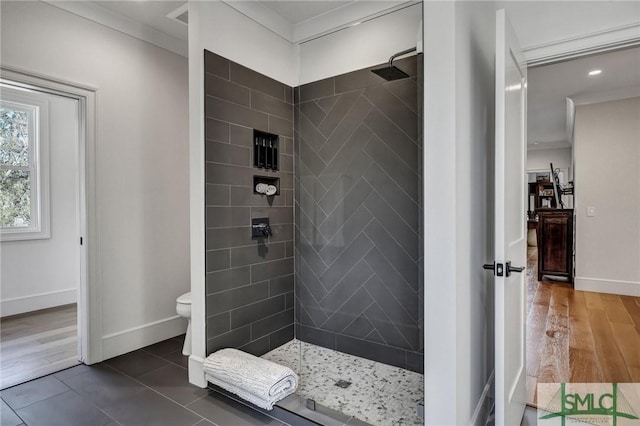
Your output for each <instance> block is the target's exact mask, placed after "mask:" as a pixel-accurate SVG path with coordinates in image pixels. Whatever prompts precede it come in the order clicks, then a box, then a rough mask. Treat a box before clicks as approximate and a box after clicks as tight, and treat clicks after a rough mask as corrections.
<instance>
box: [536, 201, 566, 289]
mask: <svg viewBox="0 0 640 426" xmlns="http://www.w3.org/2000/svg"><path fill="white" fill-rule="evenodd" d="M537 213H538V281H541V280H542V276H543V275H553V276H556V277H565V278H567V279H568V280H569V282H570V283H571V284H573V209H538V211H537Z"/></svg>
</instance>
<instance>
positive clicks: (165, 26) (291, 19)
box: [45, 0, 640, 149]
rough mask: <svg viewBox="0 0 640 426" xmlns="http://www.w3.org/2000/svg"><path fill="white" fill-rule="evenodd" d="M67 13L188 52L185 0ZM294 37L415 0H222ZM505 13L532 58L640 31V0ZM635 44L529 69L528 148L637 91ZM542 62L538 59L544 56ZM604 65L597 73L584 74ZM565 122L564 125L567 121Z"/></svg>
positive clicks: (526, 6)
mask: <svg viewBox="0 0 640 426" xmlns="http://www.w3.org/2000/svg"><path fill="white" fill-rule="evenodd" d="M45 1H48V2H49V3H50V4H53V5H55V6H58V7H61V8H63V9H66V10H68V11H70V12H72V13H76V14H78V15H81V16H84V17H86V18H88V19H92V20H95V21H96V22H99V23H102V24H104V25H107V26H110V27H112V28H115V29H116V30H119V31H122V32H125V33H128V34H130V35H132V36H134V37H137V38H140V39H142V40H146V41H148V42H150V43H153V44H157V45H159V46H161V47H164V48H166V49H169V50H171V51H173V52H175V53H178V54H181V55H183V56H187V51H188V46H187V36H188V34H187V32H188V31H187V30H188V28H187V25H185V24H184V23H182V22H179V21H177V20H175V19H171V18H170V17H168V15H169V16H171V15H172V14H173V15H175V14H176V11H177V12H180V11H181V10H182V11H184V10H186V4H187V3H186V2H185V1H169V0H137V1H120V0H100V1H82V2H79V1H58V0H45ZM223 1H224V2H225V3H226V4H227V5H228V6H230V7H233V8H234V9H236V10H237V11H238V12H240V13H242V14H244V15H245V16H248V17H249V18H251V19H253V20H254V21H256V22H258V23H259V24H261V25H263V26H264V27H266V28H268V29H269V30H271V31H273V32H274V33H276V34H278V35H280V36H281V37H283V38H284V39H286V40H289V41H290V42H292V43H302V42H304V41H306V40H310V39H313V38H315V37H318V36H320V35H323V34H327V33H329V32H331V31H335V30H336V29H339V28H344V27H347V26H349V25H352V24H354V23H356V22H360V21H362V20H366V19H368V18H371V17H374V16H379V15H381V14H384V13H388V12H389V11H392V10H396V9H399V8H402V7H405V6H407V5H410V4H413V3H419V0H295V1H291V0H286V1H284V0H223ZM497 4H498V6H499V7H500V6H501V5H502V6H504V7H505V8H506V9H507V13H508V15H509V16H510V20H511V21H512V23H513V25H514V27H515V28H516V29H517V33H518V37H519V39H520V41H521V45H522V46H523V48H524V52H525V56H526V58H527V60H528V61H530V63H538V62H536V59H537V58H542V59H543V60H544V59H546V58H551V59H553V56H554V55H555V54H557V53H558V52H560V53H562V52H566V51H568V50H571V49H572V48H575V47H574V45H573V44H572V43H575V42H579V41H580V40H583V39H585V38H591V39H593V43H592V44H593V45H607V44H608V45H610V44H611V41H612V40H614V38H615V37H618V39H625V38H629V37H630V35H629V32H630V34H631V36H632V35H633V34H636V38H637V33H638V31H639V30H640V1H598V0H595V1H588V2H586V1H526V0H525V1H498V2H497ZM639 55H640V50H639V49H631V50H624V51H618V52H613V53H607V54H602V55H595V56H589V57H584V58H581V59H577V60H572V61H568V62H562V63H556V64H553V65H547V66H540V67H534V68H530V69H529V86H528V87H529V95H528V96H529V99H528V110H529V125H528V140H529V149H545V148H559V147H568V146H569V141H570V139H571V138H570V131H568V130H567V129H571V124H572V119H573V118H572V116H571V115H570V114H569V115H568V114H567V98H570V99H572V100H573V101H575V102H576V103H578V104H579V103H584V102H591V101H593V99H596V100H598V99H600V100H608V99H609V100H610V99H613V98H615V97H618V98H620V97H623V96H627V95H629V94H632V93H637V95H636V96H640V56H639ZM541 62H543V61H541ZM594 68H600V69H602V74H600V75H599V76H597V77H589V76H588V75H587V73H588V72H589V71H590V70H592V69H594ZM567 123H569V126H568V125H567Z"/></svg>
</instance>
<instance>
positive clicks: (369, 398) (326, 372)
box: [263, 339, 423, 426]
mask: <svg viewBox="0 0 640 426" xmlns="http://www.w3.org/2000/svg"><path fill="white" fill-rule="evenodd" d="M263 358H266V359H268V360H270V361H273V362H276V363H278V364H281V365H286V366H287V367H289V368H291V369H292V370H293V371H295V372H296V373H297V374H298V376H299V377H300V382H299V384H298V390H297V391H296V393H297V394H298V395H301V396H303V397H305V398H310V399H313V400H314V401H315V402H316V403H317V404H322V405H323V406H325V407H328V408H330V409H332V410H336V411H338V412H340V413H343V414H346V415H347V416H354V417H356V418H357V419H359V420H361V421H364V422H366V423H369V424H371V425H375V426H387V425H394V426H395V425H421V424H422V419H421V418H419V417H418V414H417V406H418V403H419V402H421V401H422V399H423V376H422V374H419V373H414V372H412V371H408V370H405V369H402V368H398V367H392V366H390V365H386V364H381V363H379V362H375V361H371V360H368V359H364V358H360V357H357V356H353V355H349V354H345V353H342V352H338V351H334V350H331V349H327V348H323V347H320V346H316V345H312V344H310V343H306V342H302V341H300V340H295V339H294V340H292V341H290V342H288V343H285V344H284V345H282V346H280V347H279V348H276V349H274V350H273V351H271V352H269V353H267V354H265V355H263ZM339 380H346V381H349V382H351V385H349V387H347V388H346V389H343V388H341V387H339V386H336V383H337V382H338V381H339Z"/></svg>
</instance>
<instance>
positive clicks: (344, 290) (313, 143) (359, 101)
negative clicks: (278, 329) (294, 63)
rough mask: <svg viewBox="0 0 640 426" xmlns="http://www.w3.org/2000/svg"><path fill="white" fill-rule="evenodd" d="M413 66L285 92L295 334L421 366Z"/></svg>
mask: <svg viewBox="0 0 640 426" xmlns="http://www.w3.org/2000/svg"><path fill="white" fill-rule="evenodd" d="M421 62H422V56H421V55H420V56H417V57H416V56H414V57H412V58H408V59H404V60H400V61H396V62H395V64H396V65H397V66H398V67H399V68H401V69H403V70H404V71H405V72H407V73H408V74H409V75H410V76H411V78H407V79H403V80H396V81H392V82H386V81H384V80H383V79H382V78H380V77H378V76H377V75H375V74H373V73H372V72H371V71H370V69H365V70H359V71H355V72H351V73H348V74H344V75H340V76H337V77H333V78H328V79H325V80H321V81H317V82H314V83H310V84H306V85H303V86H301V87H298V88H296V90H295V93H294V95H295V111H294V113H295V119H294V123H295V137H294V140H295V147H296V163H295V164H296V171H295V177H296V180H295V193H294V194H295V225H296V226H295V253H296V257H295V263H296V274H295V279H296V283H295V288H296V292H295V303H296V337H297V338H299V339H301V340H304V341H307V342H310V343H314V344H317V345H321V346H325V347H328V348H331V349H336V350H338V351H342V352H346V353H350V354H353V355H357V356H361V357H364V358H368V359H373V360H375V361H379V362H383V363H386V364H391V365H395V366H399V367H402V368H407V369H410V370H413V371H420V372H422V368H423V367H422V365H423V362H422V359H423V339H422V321H423V314H422V306H423V305H422V300H423V283H422V278H421V277H422V272H421V267H422V266H421V265H422V239H421V235H422V228H421V223H422V198H421V194H422V175H421V170H422V163H421V158H422V138H421V123H422V120H421V119H419V118H420V117H421V110H420V108H419V100H420V99H421V97H420V96H421V95H419V92H420V91H421V87H422V82H421V69H422V67H421Z"/></svg>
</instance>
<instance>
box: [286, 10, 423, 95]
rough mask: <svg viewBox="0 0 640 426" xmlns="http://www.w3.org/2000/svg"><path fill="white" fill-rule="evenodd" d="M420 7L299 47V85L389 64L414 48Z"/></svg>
mask: <svg viewBox="0 0 640 426" xmlns="http://www.w3.org/2000/svg"><path fill="white" fill-rule="evenodd" d="M421 19H422V5H421V4H416V5H413V6H410V7H407V8H405V9H402V10H399V11H397V12H394V13H390V14H388V15H384V16H381V17H379V18H376V19H373V20H371V21H367V22H363V23H362V24H359V25H356V26H355V27H350V28H347V29H344V30H341V31H337V32H335V33H332V34H329V35H326V36H324V37H320V38H316V39H314V40H311V41H308V42H306V43H302V44H301V45H300V80H299V81H300V84H305V83H309V82H313V81H318V80H322V79H324V78H327V77H332V76H335V75H340V74H344V73H348V72H351V71H355V70H359V69H362V68H367V67H370V66H373V65H377V64H382V63H385V62H387V61H389V58H390V57H391V55H393V54H395V53H397V52H400V51H402V50H406V49H409V48H411V47H416V44H417V41H418V30H419V29H420V20H421Z"/></svg>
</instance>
